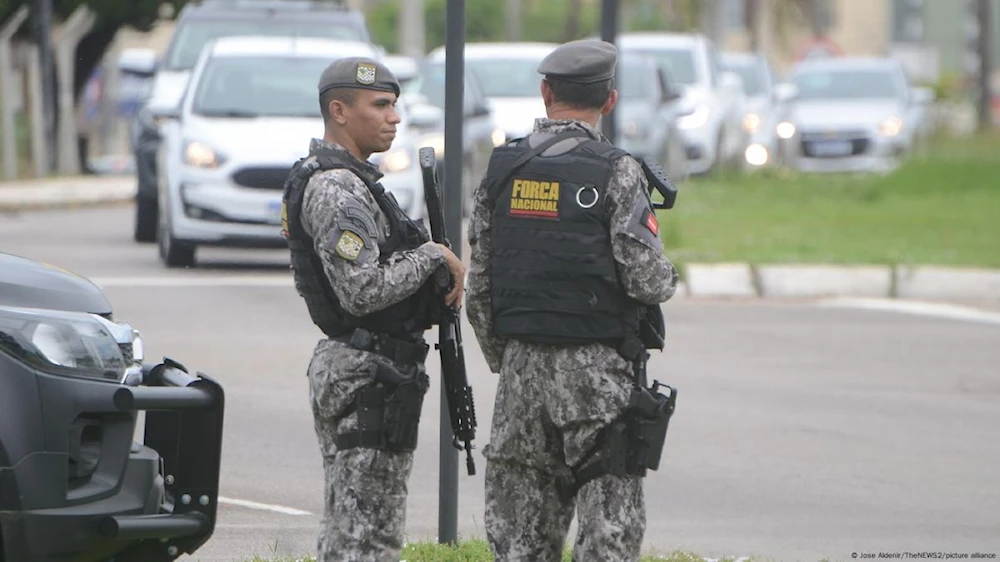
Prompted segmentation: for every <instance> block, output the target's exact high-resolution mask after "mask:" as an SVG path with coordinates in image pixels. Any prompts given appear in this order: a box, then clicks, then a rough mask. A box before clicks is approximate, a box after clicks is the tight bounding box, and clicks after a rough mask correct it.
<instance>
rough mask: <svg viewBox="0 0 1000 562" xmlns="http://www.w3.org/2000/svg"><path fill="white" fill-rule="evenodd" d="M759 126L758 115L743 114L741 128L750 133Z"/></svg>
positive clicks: (755, 130)
mask: <svg viewBox="0 0 1000 562" xmlns="http://www.w3.org/2000/svg"><path fill="white" fill-rule="evenodd" d="M759 128H760V115H757V114H756V113H747V114H746V115H744V116H743V130H744V131H746V132H748V133H750V134H751V135H752V134H754V133H756V132H757V129H759Z"/></svg>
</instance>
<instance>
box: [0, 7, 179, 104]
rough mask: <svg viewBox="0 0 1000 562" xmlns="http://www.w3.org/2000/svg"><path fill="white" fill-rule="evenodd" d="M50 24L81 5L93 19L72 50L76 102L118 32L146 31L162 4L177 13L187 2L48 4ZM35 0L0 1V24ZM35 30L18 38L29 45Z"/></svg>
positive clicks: (25, 31)
mask: <svg viewBox="0 0 1000 562" xmlns="http://www.w3.org/2000/svg"><path fill="white" fill-rule="evenodd" d="M51 1H52V11H53V20H54V22H53V23H56V22H58V21H62V20H63V19H65V18H66V17H68V16H69V15H70V14H72V13H73V10H75V9H77V8H78V7H79V6H80V5H81V4H86V5H87V7H89V8H90V9H91V10H92V11H93V12H94V15H95V16H96V23H95V24H94V27H93V29H91V31H90V33H88V34H87V35H86V36H84V38H83V39H82V40H81V41H80V44H79V45H77V47H76V71H75V72H74V76H73V97H74V99H78V98H79V96H80V93H81V92H82V91H83V88H84V86H86V84H87V80H89V79H90V75H91V74H92V73H93V72H94V69H95V68H97V66H98V65H99V64H100V63H101V59H103V58H104V54H105V53H106V52H107V50H108V47H109V46H110V45H111V42H112V41H114V38H115V35H116V34H117V33H118V30H119V29H121V28H122V27H125V26H131V27H134V28H135V29H137V30H139V31H148V30H149V29H151V28H152V27H153V24H154V23H156V20H157V18H158V17H159V12H160V6H161V5H162V4H172V5H173V6H174V13H175V14H176V13H178V12H179V11H180V8H181V7H183V6H184V4H185V3H186V2H187V0H51ZM35 2H36V0H0V21H5V20H6V19H7V18H8V17H10V16H11V14H13V13H14V12H15V11H16V10H17V9H18V8H20V7H21V6H22V5H27V6H28V7H29V8H33V7H34V4H35ZM34 33H35V30H34V28H33V26H32V25H28V24H26V25H24V26H23V27H22V28H21V30H20V33H19V35H18V37H19V38H20V39H23V40H28V41H31V40H33V39H34Z"/></svg>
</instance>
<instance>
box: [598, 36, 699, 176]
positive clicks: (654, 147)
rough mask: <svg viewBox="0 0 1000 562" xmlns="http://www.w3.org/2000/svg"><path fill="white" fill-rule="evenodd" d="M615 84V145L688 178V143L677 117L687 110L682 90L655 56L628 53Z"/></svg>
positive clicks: (624, 57)
mask: <svg viewBox="0 0 1000 562" xmlns="http://www.w3.org/2000/svg"><path fill="white" fill-rule="evenodd" d="M616 87H617V89H618V94H619V97H618V104H617V106H616V108H615V128H616V133H617V137H616V139H615V144H617V145H618V146H620V147H621V148H622V149H624V150H627V151H629V152H630V153H631V154H632V155H633V156H636V157H641V158H645V159H646V160H648V161H650V162H656V163H657V164H660V165H661V166H663V168H664V169H665V170H666V171H667V173H668V174H669V175H670V177H671V178H672V179H674V180H675V181H677V180H682V179H684V178H686V177H687V152H686V149H687V143H686V139H685V137H684V136H683V135H682V134H681V131H680V129H679V128H678V126H677V120H678V119H679V118H680V117H682V116H683V115H685V114H686V113H687V108H686V106H683V105H682V104H681V97H682V93H681V91H680V88H679V87H678V86H676V85H675V84H674V83H673V82H672V81H671V80H669V78H668V77H667V75H666V73H665V72H664V71H663V69H662V68H661V67H660V66H659V64H657V61H656V59H654V58H652V57H648V56H644V55H636V54H626V55H624V56H623V57H622V58H621V64H620V65H619V70H618V76H617V82H616Z"/></svg>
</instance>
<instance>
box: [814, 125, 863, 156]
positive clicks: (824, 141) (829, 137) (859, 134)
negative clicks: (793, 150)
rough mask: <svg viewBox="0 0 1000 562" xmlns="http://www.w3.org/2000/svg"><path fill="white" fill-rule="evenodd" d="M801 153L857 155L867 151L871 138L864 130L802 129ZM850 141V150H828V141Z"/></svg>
mask: <svg viewBox="0 0 1000 562" xmlns="http://www.w3.org/2000/svg"><path fill="white" fill-rule="evenodd" d="M800 138H801V140H802V154H803V155H804V156H806V157H809V158H843V157H847V156H857V155H859V154H864V153H865V152H867V151H868V146H869V145H870V144H871V139H869V138H868V133H867V132H865V131H860V130H856V131H803V132H802V133H800ZM843 142H849V143H850V150H849V151H848V150H846V149H845V150H843V151H841V150H837V151H830V150H828V149H826V147H828V146H829V143H843Z"/></svg>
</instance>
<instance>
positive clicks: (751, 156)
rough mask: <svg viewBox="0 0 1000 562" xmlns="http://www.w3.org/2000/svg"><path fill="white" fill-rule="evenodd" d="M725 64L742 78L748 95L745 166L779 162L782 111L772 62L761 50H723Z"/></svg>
mask: <svg viewBox="0 0 1000 562" xmlns="http://www.w3.org/2000/svg"><path fill="white" fill-rule="evenodd" d="M722 64H723V65H724V67H725V68H726V69H727V70H729V71H731V72H734V73H736V74H738V75H739V76H740V78H741V79H742V80H743V91H744V93H745V94H746V102H745V104H744V111H743V130H744V131H746V133H747V134H748V135H749V139H748V141H747V146H746V150H745V151H744V160H745V163H746V166H747V167H749V168H758V167H762V166H768V165H774V164H776V163H777V162H776V161H777V160H779V156H778V154H777V153H778V135H777V133H776V132H775V128H776V127H777V125H778V121H779V119H780V117H781V115H782V113H781V105H780V104H781V102H780V100H779V99H778V96H777V94H776V91H775V86H776V85H777V79H776V77H775V73H774V70H773V68H772V67H771V64H770V63H769V62H768V60H767V58H766V57H765V56H764V55H762V54H760V53H723V55H722Z"/></svg>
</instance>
